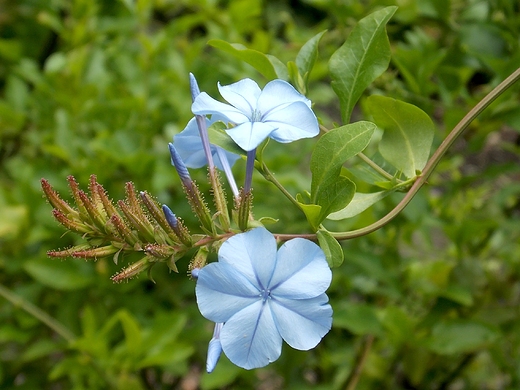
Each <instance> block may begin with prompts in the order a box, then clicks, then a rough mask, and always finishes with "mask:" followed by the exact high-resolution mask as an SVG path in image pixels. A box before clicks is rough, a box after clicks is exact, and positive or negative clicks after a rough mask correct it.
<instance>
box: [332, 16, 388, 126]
mask: <svg viewBox="0 0 520 390" xmlns="http://www.w3.org/2000/svg"><path fill="white" fill-rule="evenodd" d="M396 10H397V7H395V6H392V7H386V8H383V9H381V10H379V11H376V12H374V13H372V14H370V15H368V16H367V17H365V18H363V19H361V20H360V21H359V23H358V24H357V26H356V27H354V29H353V30H352V32H351V33H350V35H349V37H348V38H347V40H346V41H345V43H344V44H343V46H341V47H340V48H339V49H338V50H337V51H336V52H335V53H334V54H333V55H332V57H331V58H330V61H329V71H330V76H331V78H332V83H331V85H332V88H333V89H334V91H335V92H336V95H338V97H339V100H340V105H341V118H342V120H343V123H348V122H350V116H351V114H352V110H353V108H354V105H355V104H356V102H357V101H358V99H359V98H360V97H361V94H362V93H363V92H364V91H365V89H366V88H367V87H368V86H369V85H370V84H371V83H372V82H373V81H374V80H375V79H376V78H377V77H379V76H380V75H381V74H382V73H383V72H384V71H385V70H386V69H387V67H388V64H389V62H390V54H391V53H390V44H389V42H388V37H387V35H386V30H385V26H386V24H387V22H388V21H389V20H390V18H391V17H392V15H393V14H394V12H395V11H396Z"/></svg>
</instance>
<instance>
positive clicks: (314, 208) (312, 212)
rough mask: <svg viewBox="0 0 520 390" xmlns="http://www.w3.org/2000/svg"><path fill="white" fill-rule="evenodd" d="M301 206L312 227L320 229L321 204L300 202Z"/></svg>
mask: <svg viewBox="0 0 520 390" xmlns="http://www.w3.org/2000/svg"><path fill="white" fill-rule="evenodd" d="M298 204H299V205H300V208H301V209H302V211H303V213H304V214H305V217H307V221H308V222H309V224H310V225H311V227H312V230H314V231H316V230H318V226H319V224H320V222H321V221H320V214H321V206H318V205H316V204H304V203H301V202H298Z"/></svg>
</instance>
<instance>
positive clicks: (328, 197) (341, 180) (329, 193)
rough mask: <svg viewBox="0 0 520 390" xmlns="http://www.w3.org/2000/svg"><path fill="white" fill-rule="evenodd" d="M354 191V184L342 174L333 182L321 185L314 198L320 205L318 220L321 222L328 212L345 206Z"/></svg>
mask: <svg viewBox="0 0 520 390" xmlns="http://www.w3.org/2000/svg"><path fill="white" fill-rule="evenodd" d="M355 193H356V185H355V184H354V182H353V181H352V180H350V179H348V178H347V177H344V176H339V177H338V178H337V179H336V180H334V181H333V182H330V183H329V184H328V185H326V186H323V187H321V189H320V192H319V193H318V194H317V198H316V203H317V204H318V205H320V206H321V211H320V216H319V220H320V221H319V222H320V223H321V222H322V221H323V220H324V219H325V218H327V215H329V214H330V213H332V212H334V211H338V210H340V209H342V208H344V207H345V206H347V205H348V204H349V203H350V201H351V200H352V198H353V197H354V194H355Z"/></svg>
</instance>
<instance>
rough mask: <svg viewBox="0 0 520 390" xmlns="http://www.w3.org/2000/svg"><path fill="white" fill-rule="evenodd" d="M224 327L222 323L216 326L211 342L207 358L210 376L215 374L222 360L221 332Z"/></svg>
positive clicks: (207, 368) (207, 369)
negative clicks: (212, 373)
mask: <svg viewBox="0 0 520 390" xmlns="http://www.w3.org/2000/svg"><path fill="white" fill-rule="evenodd" d="M222 325H223V324H222V323H221V322H219V323H216V324H215V329H214V330H213V337H212V338H211V340H210V341H209V345H208V356H207V358H206V371H207V372H208V374H210V373H211V372H213V370H214V369H215V366H216V365H217V363H218V360H219V358H220V354H221V353H222V344H221V343H220V331H221V329H222Z"/></svg>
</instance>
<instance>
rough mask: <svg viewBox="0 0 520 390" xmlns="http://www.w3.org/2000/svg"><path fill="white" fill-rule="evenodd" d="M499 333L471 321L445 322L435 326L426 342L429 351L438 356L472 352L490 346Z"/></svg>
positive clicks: (489, 327)
mask: <svg viewBox="0 0 520 390" xmlns="http://www.w3.org/2000/svg"><path fill="white" fill-rule="evenodd" d="M499 336H500V333H499V332H498V330H496V329H494V328H492V327H491V326H489V325H485V324H482V323H480V322H477V321H473V320H462V319H459V320H447V321H443V322H439V323H437V324H435V326H434V327H433V329H432V334H431V336H430V337H429V338H428V340H427V343H426V344H427V346H428V347H429V349H430V350H431V351H433V352H435V353H438V354H440V355H452V354H457V353H468V352H474V351H477V350H479V349H482V348H485V347H486V346H488V345H490V344H492V343H493V342H494V341H495V340H496V339H497V338H498V337H499Z"/></svg>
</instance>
